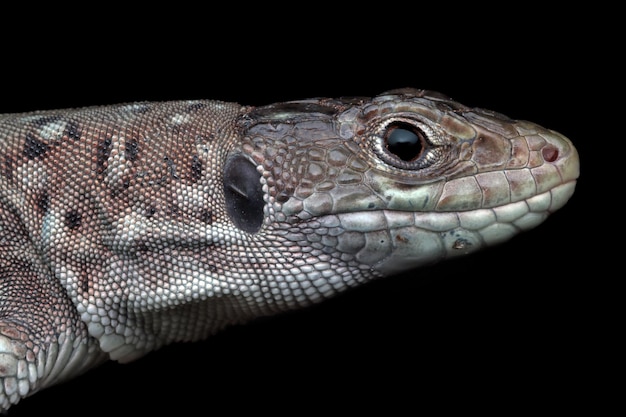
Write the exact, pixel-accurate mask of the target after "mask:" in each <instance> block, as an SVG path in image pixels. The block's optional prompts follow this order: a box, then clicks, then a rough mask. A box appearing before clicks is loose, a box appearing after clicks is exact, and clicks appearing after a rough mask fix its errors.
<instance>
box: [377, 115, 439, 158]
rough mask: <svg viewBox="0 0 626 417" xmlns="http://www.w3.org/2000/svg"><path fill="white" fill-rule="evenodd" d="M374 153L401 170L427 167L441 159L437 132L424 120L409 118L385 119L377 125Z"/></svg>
mask: <svg viewBox="0 0 626 417" xmlns="http://www.w3.org/2000/svg"><path fill="white" fill-rule="evenodd" d="M375 135H376V138H377V139H376V140H375V142H374V144H373V147H374V152H376V154H377V155H378V157H379V158H381V159H382V160H383V161H384V162H386V163H387V164H389V165H391V166H394V167H396V168H400V169H409V170H417V169H423V168H426V167H428V166H430V165H432V164H433V163H435V162H436V161H437V159H438V151H437V147H436V146H435V145H434V144H433V142H432V139H431V137H434V132H433V131H432V129H430V128H429V127H428V126H427V125H425V124H424V123H421V122H418V121H416V120H412V119H409V118H394V119H390V120H386V121H383V122H382V123H381V124H379V125H378V126H377V128H376V132H375Z"/></svg>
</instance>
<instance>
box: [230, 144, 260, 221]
mask: <svg viewBox="0 0 626 417" xmlns="http://www.w3.org/2000/svg"><path fill="white" fill-rule="evenodd" d="M224 196H225V197H226V213H227V214H228V217H230V219H231V220H232V222H233V223H235V226H237V227H238V228H240V229H241V230H243V231H245V232H248V233H256V232H258V231H259V229H260V228H261V225H262V224H263V207H264V205H265V202H264V200H263V189H262V186H261V174H260V173H259V171H257V169H256V166H255V165H254V164H252V163H251V162H250V161H249V160H247V159H246V158H245V157H243V156H241V155H238V156H235V157H233V158H231V159H229V160H228V161H227V162H226V166H225V167H224Z"/></svg>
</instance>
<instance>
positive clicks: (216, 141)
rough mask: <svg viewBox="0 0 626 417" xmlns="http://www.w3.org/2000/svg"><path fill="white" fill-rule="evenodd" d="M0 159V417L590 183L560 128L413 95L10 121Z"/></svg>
mask: <svg viewBox="0 0 626 417" xmlns="http://www.w3.org/2000/svg"><path fill="white" fill-rule="evenodd" d="M392 132H394V133H393V134H392ZM0 164H1V166H0V382H1V384H0V410H8V409H9V407H10V406H11V405H12V404H15V403H17V402H18V401H19V400H20V399H21V398H24V397H26V396H29V395H31V394H33V393H35V392H37V391H38V390H41V389H43V388H45V387H48V386H51V385H53V384H55V383H58V382H60V381H63V380H67V379H69V378H73V377H75V376H77V375H79V374H81V373H83V372H85V371H87V370H88V369H91V368H93V367H94V366H97V365H98V364H100V363H102V362H103V361H105V360H108V359H113V360H118V361H121V362H128V361H131V360H134V359H137V358H139V357H141V356H143V355H145V354H146V353H148V352H150V351H152V350H154V349H157V348H159V347H161V346H163V345H165V344H168V343H172V342H177V341H190V340H198V339H201V338H205V337H207V336H208V335H210V334H213V333H215V332H216V331H218V330H220V329H222V328H224V327H225V326H227V325H230V324H234V323H243V322H246V321H248V320H250V319H253V318H255V317H259V316H265V315H270V314H274V313H277V312H281V311H286V310H290V309H294V308H298V307H302V306H307V305H310V304H312V303H316V302H319V301H322V300H324V299H327V298H329V297H332V296H333V295H335V294H337V293H339V292H341V291H344V290H346V289H348V288H351V287H355V286H357V285H360V284H362V283H365V282H367V281H370V280H372V279H375V278H379V277H384V276H390V275H394V274H396V273H399V272H402V271H406V270H408V269H412V268H417V267H419V266H420V265H424V264H427V263H432V262H436V261H440V260H444V259H447V258H451V257H454V256H459V255H465V254H468V253H471V252H474V251H476V250H478V249H480V248H483V247H485V246H488V245H494V244H498V243H501V242H504V241H506V240H507V239H509V238H511V237H512V236H514V235H515V234H517V233H519V232H521V231H524V230H528V229H530V228H533V227H535V226H537V225H538V224H540V223H541V222H542V221H544V220H545V219H546V217H547V216H548V215H549V214H550V213H552V212H554V211H555V210H557V209H559V208H560V207H562V206H563V205H564V204H565V203H566V202H567V200H568V199H569V198H570V196H571V195H572V193H573V192H574V187H575V183H576V178H577V177H578V155H577V153H576V150H575V149H574V147H573V146H572V144H571V143H570V142H569V141H568V140H567V139H566V138H565V137H563V136H562V135H560V134H559V133H556V132H554V131H551V130H548V129H544V128H542V127H540V126H537V125H536V124H533V123H530V122H525V121H515V120H511V119H508V118H506V117H504V116H502V115H499V114H497V113H493V112H489V111H484V110H478V109H471V108H468V107H465V106H463V105H461V104H459V103H456V102H454V101H452V100H450V99H448V98H446V97H443V96H441V95H440V94H437V93H432V92H426V91H422V90H412V89H403V90H396V91H392V92H387V93H384V94H382V95H380V96H377V97H375V98H373V99H366V98H352V99H311V100H301V101H294V102H288V103H278V104H274V105H269V106H264V107H258V108H253V107H247V106H241V105H239V104H235V103H224V102H218V101H179V102H166V103H134V104H124V105H117V106H108V107H92V108H84V109H69V110H59V111H43V112H33V113H25V114H10V115H4V116H1V117H0Z"/></svg>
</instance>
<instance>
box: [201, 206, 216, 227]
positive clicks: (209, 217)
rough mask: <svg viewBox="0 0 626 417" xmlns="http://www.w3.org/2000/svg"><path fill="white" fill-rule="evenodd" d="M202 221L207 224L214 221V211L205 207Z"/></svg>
mask: <svg viewBox="0 0 626 417" xmlns="http://www.w3.org/2000/svg"><path fill="white" fill-rule="evenodd" d="M200 221H201V222H203V223H206V224H211V223H213V212H212V211H211V210H209V209H204V210H202V212H201V213H200Z"/></svg>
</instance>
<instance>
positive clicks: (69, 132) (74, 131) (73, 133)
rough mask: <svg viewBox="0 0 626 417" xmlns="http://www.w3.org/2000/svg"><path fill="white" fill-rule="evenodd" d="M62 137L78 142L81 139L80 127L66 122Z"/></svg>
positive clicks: (71, 122)
mask: <svg viewBox="0 0 626 417" xmlns="http://www.w3.org/2000/svg"><path fill="white" fill-rule="evenodd" d="M63 135H64V136H67V137H68V138H69V139H72V140H79V139H80V137H81V131H80V126H78V123H76V122H73V121H69V122H67V125H66V127H65V131H64V132H63Z"/></svg>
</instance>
